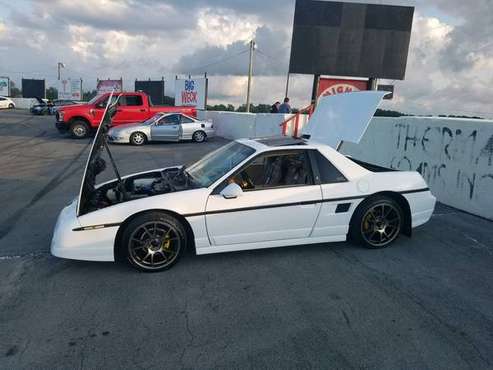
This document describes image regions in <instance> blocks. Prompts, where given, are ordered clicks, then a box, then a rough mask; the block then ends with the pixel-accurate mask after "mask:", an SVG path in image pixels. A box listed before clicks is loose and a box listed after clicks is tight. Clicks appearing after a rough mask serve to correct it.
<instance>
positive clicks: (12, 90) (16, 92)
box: [10, 81, 22, 98]
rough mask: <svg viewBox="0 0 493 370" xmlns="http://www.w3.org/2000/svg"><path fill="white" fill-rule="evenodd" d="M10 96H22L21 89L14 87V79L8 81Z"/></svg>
mask: <svg viewBox="0 0 493 370" xmlns="http://www.w3.org/2000/svg"><path fill="white" fill-rule="evenodd" d="M10 96H11V97H12V98H22V91H21V89H19V88H17V87H15V82H14V81H10Z"/></svg>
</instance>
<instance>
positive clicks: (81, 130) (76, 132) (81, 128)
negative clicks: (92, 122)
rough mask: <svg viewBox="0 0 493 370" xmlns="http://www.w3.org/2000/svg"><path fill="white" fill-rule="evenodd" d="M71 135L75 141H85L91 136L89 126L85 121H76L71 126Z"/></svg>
mask: <svg viewBox="0 0 493 370" xmlns="http://www.w3.org/2000/svg"><path fill="white" fill-rule="evenodd" d="M70 134H71V135H72V137H73V138H75V139H84V138H86V137H87V136H88V135H89V126H88V125H87V123H85V122H84V121H74V122H72V124H71V125H70Z"/></svg>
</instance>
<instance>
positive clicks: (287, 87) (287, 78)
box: [284, 71, 289, 98]
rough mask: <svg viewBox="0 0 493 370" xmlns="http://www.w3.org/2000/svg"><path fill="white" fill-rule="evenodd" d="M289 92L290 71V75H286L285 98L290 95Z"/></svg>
mask: <svg viewBox="0 0 493 370" xmlns="http://www.w3.org/2000/svg"><path fill="white" fill-rule="evenodd" d="M288 92H289V71H288V75H287V76H286V91H285V93H284V97H285V98H287V97H288Z"/></svg>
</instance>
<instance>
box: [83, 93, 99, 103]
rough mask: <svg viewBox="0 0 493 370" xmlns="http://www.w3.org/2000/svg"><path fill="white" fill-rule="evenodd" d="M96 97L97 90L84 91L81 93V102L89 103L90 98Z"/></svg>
mask: <svg viewBox="0 0 493 370" xmlns="http://www.w3.org/2000/svg"><path fill="white" fill-rule="evenodd" d="M96 95H98V90H92V91H84V92H83V93H82V100H83V101H89V100H91V99H92V98H94V97H95V96H96Z"/></svg>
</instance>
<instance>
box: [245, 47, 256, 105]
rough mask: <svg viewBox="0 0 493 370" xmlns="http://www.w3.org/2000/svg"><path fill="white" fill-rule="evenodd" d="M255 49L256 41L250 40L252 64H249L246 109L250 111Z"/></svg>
mask: <svg viewBox="0 0 493 370" xmlns="http://www.w3.org/2000/svg"><path fill="white" fill-rule="evenodd" d="M254 50H255V41H254V40H251V41H250V64H249V65H248V87H247V100H246V111H247V112H250V89H251V86H252V74H253V52H254Z"/></svg>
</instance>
